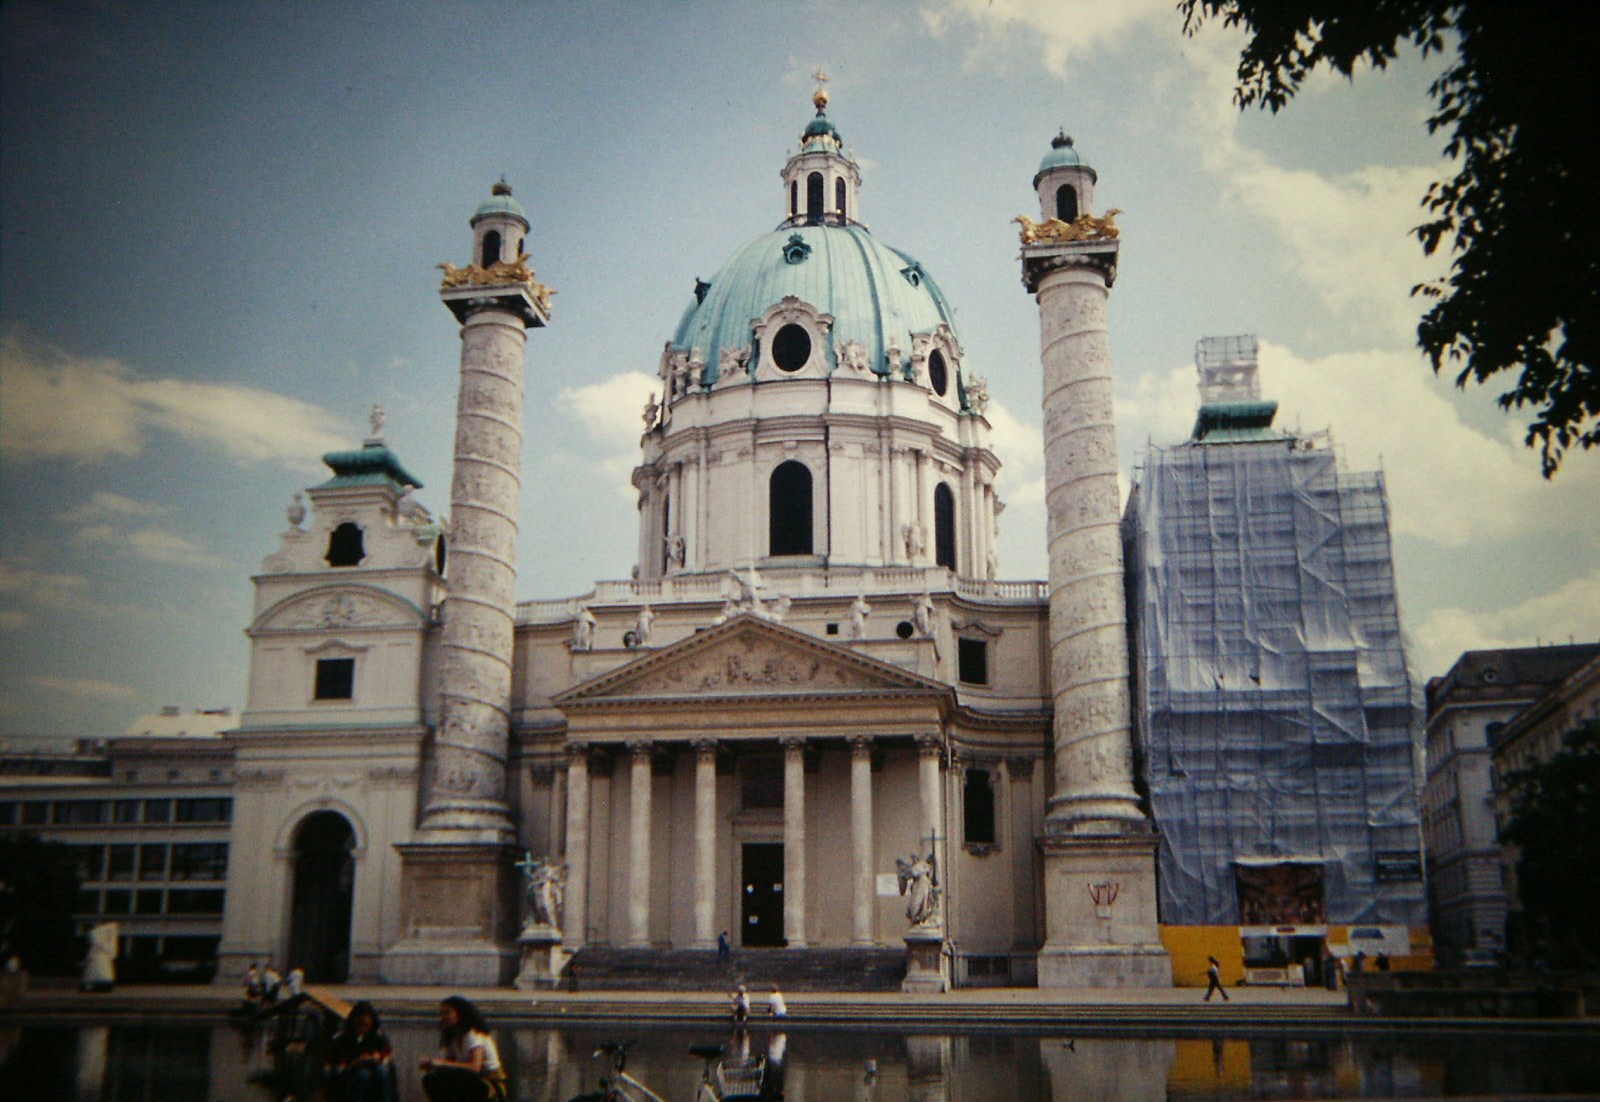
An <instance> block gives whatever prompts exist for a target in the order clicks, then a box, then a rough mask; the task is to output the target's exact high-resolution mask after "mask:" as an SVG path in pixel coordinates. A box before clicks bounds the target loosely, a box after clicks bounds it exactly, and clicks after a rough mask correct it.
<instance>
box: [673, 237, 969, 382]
mask: <svg viewBox="0 0 1600 1102" xmlns="http://www.w3.org/2000/svg"><path fill="white" fill-rule="evenodd" d="M796 238H798V239H799V240H798V241H796V240H795V239H796ZM791 258H794V259H791ZM700 290H701V293H702V295H703V297H697V298H696V299H694V300H691V301H690V303H689V306H688V309H687V310H685V311H684V314H683V318H682V320H681V321H679V323H678V330H677V332H676V333H675V334H673V338H672V347H673V348H675V349H681V350H683V351H690V350H692V349H695V348H698V349H699V350H700V352H701V354H702V355H703V356H704V357H705V364H706V367H705V381H706V382H707V383H708V384H710V383H713V382H715V381H716V379H717V377H718V375H719V374H720V362H721V356H722V352H723V351H724V350H725V349H749V348H750V347H751V332H750V323H751V321H752V320H754V319H755V318H758V317H760V316H761V315H762V314H764V313H766V312H767V311H768V310H769V309H771V308H772V307H774V306H776V305H777V304H778V303H779V301H780V300H782V299H783V298H784V296H786V295H793V296H795V297H796V298H798V299H799V300H800V301H801V302H805V303H809V304H810V305H812V306H814V307H815V308H816V309H818V310H820V311H821V312H823V313H824V314H831V315H832V316H833V319H834V321H833V329H832V331H831V333H830V334H829V344H830V349H829V352H830V354H829V360H830V362H831V363H833V364H834V365H835V367H836V366H837V363H838V350H839V349H840V348H842V347H843V346H844V344H845V343H846V342H848V341H859V342H860V343H861V345H862V347H863V348H864V349H865V350H866V355H867V364H868V366H869V367H870V368H871V370H872V371H874V372H876V373H877V374H879V375H883V374H887V372H888V370H889V367H888V360H887V352H888V348H889V345H890V344H894V345H896V346H897V347H899V349H900V351H901V356H902V362H904V360H905V359H907V358H909V356H910V354H911V335H912V334H913V333H928V332H931V331H933V330H934V329H936V328H938V326H939V325H940V324H941V323H943V324H946V325H950V327H951V329H952V330H954V328H955V326H954V324H953V322H952V317H951V310H950V307H949V305H948V304H947V303H946V302H945V299H944V295H943V294H942V293H941V292H940V290H939V285H938V284H937V283H936V282H934V279H933V277H932V276H930V275H929V274H928V273H927V272H926V271H925V270H923V267H922V265H921V264H919V263H918V262H917V261H916V260H915V259H913V258H912V257H910V256H908V255H906V254H905V253H903V252H901V251H900V250H898V249H892V248H890V247H888V246H887V245H882V244H879V243H878V241H877V240H876V239H874V238H873V236H872V234H871V233H869V232H867V230H866V229H865V228H864V227H862V226H859V225H844V226H839V225H808V226H785V227H783V228H781V229H777V230H774V231H773V232H771V233H765V234H762V235H761V236H760V237H758V238H756V239H755V240H754V241H751V242H750V243H749V244H747V245H745V246H744V247H743V248H741V249H740V250H738V251H737V252H735V253H734V254H733V257H732V259H730V260H729V261H728V263H727V264H726V265H724V266H723V268H722V270H721V271H720V272H718V273H717V274H716V275H715V276H714V277H712V279H711V281H710V284H709V286H706V287H704V288H703V289H700ZM958 339H959V338H958Z"/></svg>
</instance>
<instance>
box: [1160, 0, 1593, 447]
mask: <svg viewBox="0 0 1600 1102" xmlns="http://www.w3.org/2000/svg"><path fill="white" fill-rule="evenodd" d="M1178 8H1179V11H1181V12H1182V13H1183V16H1184V26H1185V29H1186V30H1187V31H1189V32H1190V33H1193V31H1194V30H1195V29H1196V28H1197V27H1198V26H1199V24H1200V23H1201V22H1203V21H1204V20H1206V19H1212V18H1219V19H1221V20H1222V21H1223V22H1224V23H1225V24H1227V25H1229V26H1239V27H1243V28H1244V29H1245V30H1247V31H1248V32H1249V33H1250V35H1251V38H1250V40H1249V42H1248V44H1247V45H1246V46H1245V49H1244V52H1243V53H1242V54H1241V55H1240V58H1239V83H1238V89H1237V93H1236V95H1237V99H1238V102H1239V105H1240V107H1248V106H1251V105H1257V106H1261V107H1266V108H1268V109H1270V110H1272V111H1277V110H1278V109H1279V108H1281V107H1282V106H1283V105H1284V104H1286V103H1287V102H1288V101H1289V100H1290V99H1291V98H1292V97H1293V96H1294V94H1295V92H1297V91H1298V90H1299V88H1300V85H1301V83H1302V82H1303V81H1304V79H1305V77H1306V75H1307V74H1308V73H1310V72H1311V71H1312V70H1313V69H1315V68H1316V67H1317V66H1318V65H1320V64H1327V65H1329V66H1331V67H1332V68H1333V69H1334V71H1336V72H1339V73H1342V74H1344V75H1345V76H1347V77H1348V76H1351V75H1352V74H1353V72H1354V70H1355V68H1356V66H1357V65H1359V64H1361V63H1363V62H1365V63H1367V64H1370V65H1373V66H1375V67H1377V68H1380V69H1381V68H1383V67H1384V66H1385V65H1387V64H1388V62H1390V61H1391V60H1393V59H1394V58H1395V57H1397V56H1398V53H1399V51H1400V50H1401V49H1402V48H1406V47H1408V46H1409V47H1414V48H1416V49H1419V50H1421V51H1422V52H1423V53H1425V54H1426V53H1434V52H1445V51H1453V52H1454V55H1455V56H1454V59H1453V61H1452V63H1451V65H1450V67H1449V68H1448V69H1447V70H1446V71H1445V73H1444V75H1443V76H1441V77H1440V78H1439V79H1438V80H1437V81H1435V82H1434V84H1433V85H1432V87H1431V89H1430V91H1431V92H1432V95H1433V98H1434V113H1433V115H1432V117H1430V118H1429V120H1428V127H1429V129H1430V130H1431V131H1443V132H1444V133H1446V134H1447V135H1448V136H1449V142H1448V144H1447V145H1446V147H1445V152H1446V155H1447V156H1449V157H1451V158H1452V159H1455V160H1456V162H1457V163H1458V164H1459V166H1460V170H1459V171H1458V172H1457V174H1456V175H1455V176H1454V177H1452V178H1450V179H1448V180H1441V181H1439V182H1437V183H1435V184H1434V185H1433V186H1432V187H1431V188H1429V190H1428V194H1427V196H1426V198H1425V199H1424V200H1423V207H1424V209H1425V210H1426V212H1427V214H1426V217H1427V221H1425V222H1423V224H1422V225H1420V226H1418V227H1417V229H1416V231H1415V232H1416V235H1417V238H1418V239H1419V240H1420V241H1421V242H1422V246H1423V248H1424V249H1425V250H1426V251H1427V252H1428V253H1430V254H1431V253H1433V252H1435V251H1436V250H1438V249H1441V248H1443V249H1445V250H1447V252H1448V254H1449V256H1450V260H1451V265H1450V271H1449V274H1448V275H1447V276H1446V277H1445V278H1444V279H1442V280H1439V281H1437V282H1434V283H1428V284H1423V285H1420V286H1418V287H1416V288H1415V289H1414V290H1413V292H1412V293H1413V294H1417V295H1420V296H1422V297H1424V298H1426V299H1428V300H1430V301H1431V306H1430V307H1429V309H1428V312H1427V313H1426V314H1425V315H1424V316H1423V319H1422V322H1421V324H1420V325H1419V326H1418V327H1417V343H1418V344H1419V345H1420V346H1421V348H1422V349H1423V351H1424V352H1425V353H1426V354H1427V355H1428V357H1429V359H1430V360H1432V361H1433V366H1434V370H1435V371H1439V370H1442V369H1444V368H1445V367H1447V366H1448V367H1449V369H1450V370H1451V371H1454V372H1456V373H1457V374H1456V382H1457V384H1458V385H1461V386H1465V385H1466V383H1467V382H1468V381H1469V380H1471V381H1476V382H1479V383H1486V382H1488V381H1489V380H1490V379H1491V378H1492V377H1493V376H1495V375H1499V374H1501V373H1502V372H1506V373H1508V375H1507V376H1505V377H1509V375H1515V376H1516V381H1515V382H1514V383H1513V384H1511V386H1510V387H1509V389H1507V390H1505V391H1504V392H1503V393H1502V394H1501V395H1500V397H1499V401H1500V404H1501V405H1502V406H1504V407H1506V408H1507V409H1513V408H1516V409H1520V408H1522V407H1528V408H1529V409H1530V410H1531V412H1532V419H1531V421H1530V422H1529V425H1528V433H1527V444H1528V446H1529V447H1535V446H1537V447H1539V448H1540V449H1541V457H1542V464H1543V469H1544V473H1545V476H1546V477H1547V478H1548V477H1550V476H1551V475H1553V474H1554V473H1555V471H1556V469H1557V468H1558V467H1559V466H1560V464H1561V460H1562V457H1563V453H1564V452H1565V451H1566V450H1567V449H1568V448H1569V447H1571V446H1572V445H1577V446H1579V447H1583V448H1590V447H1595V446H1596V445H1600V218H1596V217H1595V213H1594V209H1593V208H1594V195H1595V191H1596V188H1595V185H1594V178H1593V175H1592V169H1590V168H1589V161H1590V158H1591V156H1592V152H1591V150H1592V148H1593V146H1594V144H1595V143H1594V139H1595V132H1596V130H1597V129H1600V121H1597V120H1600V110H1597V109H1600V102H1597V101H1600V81H1596V80H1594V78H1593V74H1592V72H1591V70H1592V67H1593V62H1592V60H1591V55H1592V53H1593V51H1592V49H1591V48H1590V45H1589V35H1588V34H1587V33H1586V32H1584V31H1583V30H1582V29H1581V27H1580V26H1579V25H1578V18H1577V16H1576V14H1572V13H1575V12H1576V11H1577V10H1578V9H1559V8H1554V7H1551V8H1545V7H1542V6H1539V5H1534V6H1533V7H1526V6H1524V5H1521V4H1507V3H1503V2H1501V0H1465V2H1457V3H1445V2H1440V0H1433V2H1425V0H1309V2H1308V0H1180V3H1179V5H1178ZM1563 11H1565V12H1568V13H1569V14H1566V15H1563V14H1561V12H1563ZM1503 378H1504V377H1503Z"/></svg>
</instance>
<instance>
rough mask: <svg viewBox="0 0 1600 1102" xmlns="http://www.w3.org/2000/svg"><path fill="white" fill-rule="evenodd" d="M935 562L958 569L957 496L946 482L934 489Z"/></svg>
mask: <svg viewBox="0 0 1600 1102" xmlns="http://www.w3.org/2000/svg"><path fill="white" fill-rule="evenodd" d="M933 561H934V562H936V563H938V564H939V565H940V566H945V567H949V568H950V569H951V570H954V569H956V495H955V494H953V493H951V492H950V487H949V485H948V484H947V483H944V482H941V483H939V485H937V486H935V487H934V489H933Z"/></svg>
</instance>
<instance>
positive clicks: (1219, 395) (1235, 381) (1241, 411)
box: [1190, 333, 1286, 444]
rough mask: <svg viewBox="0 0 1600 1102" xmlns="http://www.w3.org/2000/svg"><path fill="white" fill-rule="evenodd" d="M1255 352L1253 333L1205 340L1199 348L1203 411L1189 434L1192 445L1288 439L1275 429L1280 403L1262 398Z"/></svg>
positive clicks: (1196, 359) (1196, 353) (1196, 356)
mask: <svg viewBox="0 0 1600 1102" xmlns="http://www.w3.org/2000/svg"><path fill="white" fill-rule="evenodd" d="M1256 353H1257V345H1256V339H1255V337H1254V336H1252V335H1251V334H1248V333H1246V334H1242V335H1240V336H1234V337H1202V338H1201V339H1200V341H1199V342H1198V343H1197V344H1196V345H1195V348H1194V365H1195V370H1196V371H1197V372H1198V373H1199V375H1200V411H1199V412H1198V413H1197V414H1196V415H1195V419H1194V430H1193V432H1192V433H1190V441H1191V442H1192V443H1195V444H1257V443H1262V442H1265V441H1271V440H1283V439H1286V437H1285V436H1284V434H1283V433H1281V432H1279V431H1277V430H1276V429H1274V428H1273V427H1272V421H1273V418H1275V417H1276V416H1277V415H1278V403H1277V402H1274V401H1271V400H1270V399H1263V398H1262V397H1261V384H1260V381H1259V380H1258V379H1257V377H1256V371H1257V362H1256Z"/></svg>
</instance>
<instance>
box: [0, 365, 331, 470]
mask: <svg viewBox="0 0 1600 1102" xmlns="http://www.w3.org/2000/svg"><path fill="white" fill-rule="evenodd" d="M0 387H3V395H4V401H5V407H4V408H5V415H4V419H3V420H0V452H4V454H5V455H6V456H7V457H8V458H9V459H10V460H12V461H13V462H16V461H19V460H50V459H65V460H71V461H75V462H79V463H92V462H95V461H97V460H101V459H106V458H109V457H114V456H124V457H127V456H135V455H138V454H140V453H141V452H142V451H143V450H144V448H145V447H146V446H147V444H148V443H149V440H150V437H151V436H152V435H153V434H157V433H166V434H171V435H173V436H177V437H180V438H182V439H184V440H187V441H189V442H191V443H195V444H201V445H206V446H211V447H215V448H218V449H220V450H221V451H223V452H224V453H226V454H228V455H231V456H232V457H233V458H234V459H236V460H240V461H245V462H263V461H276V462H280V463H284V464H286V465H289V466H292V467H296V468H305V469H310V468H312V467H314V465H315V463H316V460H317V457H318V456H319V455H321V454H322V453H323V452H325V451H330V450H332V449H335V448H339V447H343V446H345V445H346V444H348V442H349V441H350V439H351V438H352V437H353V436H354V435H355V434H354V433H353V432H352V431H351V430H350V429H349V428H348V426H346V425H345V424H344V423H343V422H342V421H340V420H339V419H338V418H337V417H335V416H334V415H333V414H331V413H329V412H328V411H326V410H324V409H321V408H320V407H318V406H315V405H312V404H311V403H309V402H303V401H300V400H299V399H297V398H286V397H284V396H283V395H281V394H273V393H272V392H270V391H265V390H257V389H255V388H253V387H244V386H233V385H230V384H225V383H202V382H193V381H189V380H184V379H151V378H147V377H143V376H140V375H138V374H136V373H135V372H134V371H133V370H132V369H130V368H129V367H127V365H125V364H122V363H120V362H119V361H116V360H110V359H97V358H92V357H81V356H74V355H72V354H71V353H68V352H65V351H63V350H61V349H58V348H52V347H49V346H47V345H41V344H36V343H32V342H24V341H23V340H21V339H20V338H18V337H16V336H15V335H11V336H7V337H5V338H4V339H0Z"/></svg>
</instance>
